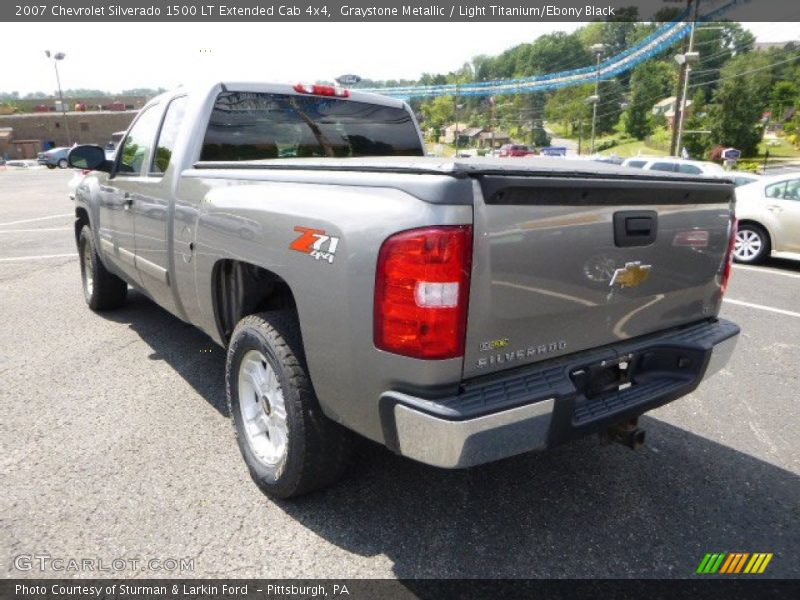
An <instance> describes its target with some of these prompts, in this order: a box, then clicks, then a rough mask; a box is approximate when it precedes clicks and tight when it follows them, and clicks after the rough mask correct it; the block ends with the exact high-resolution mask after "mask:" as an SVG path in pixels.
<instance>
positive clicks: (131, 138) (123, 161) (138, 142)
mask: <svg viewBox="0 0 800 600" xmlns="http://www.w3.org/2000/svg"><path fill="white" fill-rule="evenodd" d="M160 115H161V111H159V110H158V107H157V105H154V106H150V107H149V108H146V109H144V111H143V112H141V113H140V114H139V118H137V119H136V122H135V123H134V124H133V127H131V130H130V131H129V132H128V135H127V136H126V137H125V140H124V141H123V142H122V146H121V147H120V149H119V152H118V153H117V154H118V156H119V162H118V163H117V172H116V174H117V175H124V176H139V175H141V174H142V169H143V167H144V165H145V161H146V160H147V158H148V157H149V156H150V150H151V149H152V147H153V142H154V141H155V138H156V130H157V129H158V122H159V116H160Z"/></svg>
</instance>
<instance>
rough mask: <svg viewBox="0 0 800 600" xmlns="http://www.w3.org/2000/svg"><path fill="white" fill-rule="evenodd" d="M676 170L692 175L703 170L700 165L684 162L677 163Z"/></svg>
mask: <svg viewBox="0 0 800 600" xmlns="http://www.w3.org/2000/svg"><path fill="white" fill-rule="evenodd" d="M678 172H679V173H690V174H692V175H699V174H700V173H702V172H703V171H702V170H701V169H700V167H697V166H695V165H687V164H684V163H680V164H679V165H678Z"/></svg>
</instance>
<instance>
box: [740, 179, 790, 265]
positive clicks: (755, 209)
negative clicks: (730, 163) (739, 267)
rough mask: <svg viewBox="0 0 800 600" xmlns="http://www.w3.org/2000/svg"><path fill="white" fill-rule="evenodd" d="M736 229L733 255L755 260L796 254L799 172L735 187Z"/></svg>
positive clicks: (745, 260) (759, 260)
mask: <svg viewBox="0 0 800 600" xmlns="http://www.w3.org/2000/svg"><path fill="white" fill-rule="evenodd" d="M736 218H737V219H738V220H739V228H738V231H737V232H736V244H735V246H734V249H733V258H734V260H736V261H737V262H740V263H750V264H754V263H759V262H763V261H764V260H766V259H767V258H768V257H769V256H780V255H781V254H782V253H790V255H789V256H784V257H785V258H797V256H796V254H798V253H800V172H797V173H787V174H783V175H774V176H772V177H765V178H763V179H761V180H759V181H756V182H754V183H749V184H747V185H743V186H741V187H739V188H737V189H736Z"/></svg>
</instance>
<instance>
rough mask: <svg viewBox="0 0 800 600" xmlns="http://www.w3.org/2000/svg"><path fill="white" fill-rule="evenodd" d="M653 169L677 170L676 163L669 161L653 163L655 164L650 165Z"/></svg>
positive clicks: (670, 171)
mask: <svg viewBox="0 0 800 600" xmlns="http://www.w3.org/2000/svg"><path fill="white" fill-rule="evenodd" d="M650 170H651V171H668V172H669V173H674V172H675V165H674V163H668V162H657V163H653V166H652V167H650Z"/></svg>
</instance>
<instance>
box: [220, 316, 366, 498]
mask: <svg viewBox="0 0 800 600" xmlns="http://www.w3.org/2000/svg"><path fill="white" fill-rule="evenodd" d="M225 384H226V392H227V399H228V408H229V410H230V413H231V418H232V420H233V426H234V430H235V432H236V438H237V441H238V443H239V449H240V450H241V452H242V456H243V457H244V460H245V463H247V467H248V469H249V470H250V476H251V477H252V478H253V480H254V481H255V482H256V484H258V486H259V487H261V488H262V489H263V490H264V491H265V492H266V493H267V494H269V495H270V496H275V497H277V498H290V497H293V496H299V495H301V494H305V493H308V492H311V491H313V490H316V489H319V488H322V487H325V486H327V485H330V484H331V483H333V482H334V481H336V480H337V479H338V478H339V477H340V476H341V475H342V474H343V473H344V471H345V470H346V468H347V465H348V464H349V461H350V455H351V436H350V433H349V432H348V431H346V430H345V429H344V428H343V427H342V426H341V425H339V424H337V423H335V422H333V421H331V420H330V419H328V418H327V417H326V416H325V415H324V414H322V410H321V409H320V406H319V402H318V401H317V397H316V395H315V394H314V390H313V388H312V386H311V381H310V379H309V377H308V373H307V370H306V366H305V360H304V356H303V350H302V342H301V338H300V329H299V326H298V323H297V317H296V315H295V314H294V313H293V312H292V311H271V312H265V313H260V314H255V315H250V316H248V317H245V318H244V319H242V320H241V321H239V324H238V325H237V326H236V329H235V330H234V332H233V335H232V336H231V341H230V345H229V347H228V357H227V361H226V364H225Z"/></svg>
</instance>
